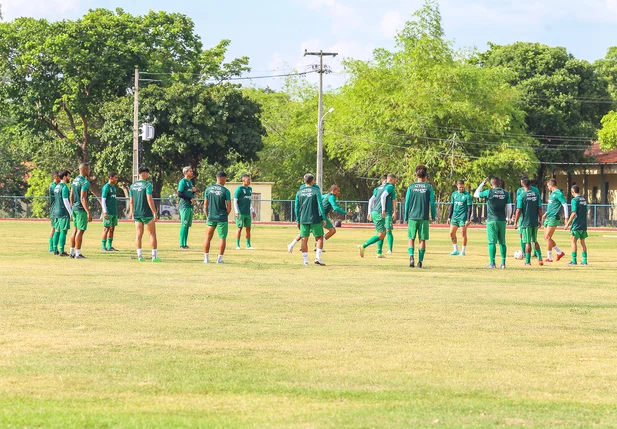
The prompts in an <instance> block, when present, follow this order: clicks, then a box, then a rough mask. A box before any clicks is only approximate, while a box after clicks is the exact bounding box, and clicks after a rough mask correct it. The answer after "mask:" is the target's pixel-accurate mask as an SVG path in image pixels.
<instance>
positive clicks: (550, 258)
mask: <svg viewBox="0 0 617 429" xmlns="http://www.w3.org/2000/svg"><path fill="white" fill-rule="evenodd" d="M546 254H547V258H548V259H547V260H548V261H551V262H552V261H553V251H552V250H547V251H546Z"/></svg>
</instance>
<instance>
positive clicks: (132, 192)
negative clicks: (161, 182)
mask: <svg viewBox="0 0 617 429" xmlns="http://www.w3.org/2000/svg"><path fill="white" fill-rule="evenodd" d="M149 176H150V170H149V169H147V168H146V167H140V168H139V180H137V181H136V182H135V183H133V184H132V185H131V187H130V189H129V219H131V218H132V219H133V220H134V221H135V247H136V248H137V260H138V261H139V262H142V261H143V260H144V258H143V255H142V252H141V241H142V237H143V236H144V229H145V230H147V231H148V234H150V246H151V247H152V262H161V260H160V259H159V255H158V251H157V247H158V246H157V244H158V243H157V240H156V221H157V219H158V216H157V215H156V206H155V205H154V200H153V199H152V182H148V177H149Z"/></svg>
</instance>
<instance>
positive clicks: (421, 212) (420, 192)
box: [405, 165, 437, 268]
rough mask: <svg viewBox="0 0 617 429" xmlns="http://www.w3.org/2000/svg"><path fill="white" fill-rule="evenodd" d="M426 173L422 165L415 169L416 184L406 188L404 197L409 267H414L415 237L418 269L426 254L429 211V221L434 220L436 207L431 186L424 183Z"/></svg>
mask: <svg viewBox="0 0 617 429" xmlns="http://www.w3.org/2000/svg"><path fill="white" fill-rule="evenodd" d="M427 175H428V174H427V171H426V167H425V166H424V165H418V166H417V167H416V177H417V178H418V180H417V182H416V183H412V184H411V185H409V188H407V196H406V197H405V221H406V222H408V226H407V238H408V239H409V247H408V248H407V252H408V253H409V266H410V267H411V268H413V267H414V265H415V259H414V249H415V240H416V237H418V238H419V241H420V243H419V244H420V250H418V255H419V256H418V258H419V261H418V268H422V263H423V261H424V254H425V253H426V242H427V241H428V239H429V210H430V214H431V219H433V221H434V220H435V217H436V216H437V207H436V206H435V191H434V190H433V186H431V185H430V184H428V183H426V180H427Z"/></svg>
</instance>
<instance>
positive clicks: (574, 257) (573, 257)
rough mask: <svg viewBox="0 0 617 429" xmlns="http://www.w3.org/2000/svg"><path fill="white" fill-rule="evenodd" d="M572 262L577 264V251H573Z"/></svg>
mask: <svg viewBox="0 0 617 429" xmlns="http://www.w3.org/2000/svg"><path fill="white" fill-rule="evenodd" d="M572 263H573V264H576V252H572Z"/></svg>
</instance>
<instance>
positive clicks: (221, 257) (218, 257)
mask: <svg viewBox="0 0 617 429" xmlns="http://www.w3.org/2000/svg"><path fill="white" fill-rule="evenodd" d="M216 263H217V264H222V263H223V255H218V256H217V257H216Z"/></svg>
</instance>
